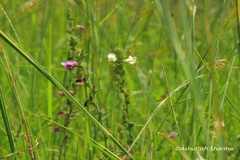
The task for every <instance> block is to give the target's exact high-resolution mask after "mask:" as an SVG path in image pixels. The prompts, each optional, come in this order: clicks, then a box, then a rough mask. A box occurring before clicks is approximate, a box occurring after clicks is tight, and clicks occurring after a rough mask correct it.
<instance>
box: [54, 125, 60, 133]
mask: <svg viewBox="0 0 240 160" xmlns="http://www.w3.org/2000/svg"><path fill="white" fill-rule="evenodd" d="M52 131H53V132H58V131H60V127H58V126H56V127H54V128H52Z"/></svg>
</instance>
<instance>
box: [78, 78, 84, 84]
mask: <svg viewBox="0 0 240 160" xmlns="http://www.w3.org/2000/svg"><path fill="white" fill-rule="evenodd" d="M84 81H85V79H84V78H80V79H78V80H76V84H77V85H84Z"/></svg>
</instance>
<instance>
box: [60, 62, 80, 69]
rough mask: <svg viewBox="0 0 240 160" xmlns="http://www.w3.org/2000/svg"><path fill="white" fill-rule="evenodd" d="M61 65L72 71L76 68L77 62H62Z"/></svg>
mask: <svg viewBox="0 0 240 160" xmlns="http://www.w3.org/2000/svg"><path fill="white" fill-rule="evenodd" d="M61 64H62V65H63V67H64V68H65V69H67V70H72V69H73V68H74V67H76V66H78V62H77V61H66V62H62V63H61Z"/></svg>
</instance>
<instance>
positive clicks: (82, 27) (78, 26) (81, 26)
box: [76, 25, 86, 30]
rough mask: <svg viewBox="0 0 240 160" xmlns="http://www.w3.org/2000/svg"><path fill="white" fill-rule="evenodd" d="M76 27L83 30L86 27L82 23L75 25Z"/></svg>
mask: <svg viewBox="0 0 240 160" xmlns="http://www.w3.org/2000/svg"><path fill="white" fill-rule="evenodd" d="M76 28H77V29H80V30H85V29H86V28H85V27H84V26H83V25H76Z"/></svg>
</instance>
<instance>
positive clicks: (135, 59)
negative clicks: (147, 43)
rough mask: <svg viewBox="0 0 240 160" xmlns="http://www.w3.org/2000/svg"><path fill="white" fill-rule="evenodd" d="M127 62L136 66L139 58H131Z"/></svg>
mask: <svg viewBox="0 0 240 160" xmlns="http://www.w3.org/2000/svg"><path fill="white" fill-rule="evenodd" d="M125 61H126V62H128V63H129V64H135V63H136V61H137V57H135V56H129V57H128V58H127V59H125Z"/></svg>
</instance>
